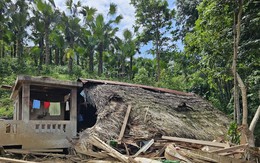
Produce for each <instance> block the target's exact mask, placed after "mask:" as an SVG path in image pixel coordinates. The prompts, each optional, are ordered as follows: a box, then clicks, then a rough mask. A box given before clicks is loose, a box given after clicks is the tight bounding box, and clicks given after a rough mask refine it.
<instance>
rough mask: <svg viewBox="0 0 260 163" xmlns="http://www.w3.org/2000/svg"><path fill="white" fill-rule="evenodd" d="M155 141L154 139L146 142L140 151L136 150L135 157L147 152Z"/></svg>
mask: <svg viewBox="0 0 260 163" xmlns="http://www.w3.org/2000/svg"><path fill="white" fill-rule="evenodd" d="M153 143H154V139H152V140H150V141H149V142H148V143H147V144H145V145H144V146H143V147H142V148H141V149H140V150H139V151H137V152H136V154H135V155H134V157H136V156H138V155H139V154H140V153H142V152H145V151H146V150H147V149H149V148H150V147H151V146H152V145H153Z"/></svg>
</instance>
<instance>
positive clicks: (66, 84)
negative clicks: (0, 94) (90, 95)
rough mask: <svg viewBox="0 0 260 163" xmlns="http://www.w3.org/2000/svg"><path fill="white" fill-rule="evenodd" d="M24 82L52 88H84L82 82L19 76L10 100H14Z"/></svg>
mask: <svg viewBox="0 0 260 163" xmlns="http://www.w3.org/2000/svg"><path fill="white" fill-rule="evenodd" d="M23 82H30V83H33V84H48V85H52V86H63V87H70V88H72V87H82V86H83V84H82V83H80V82H74V81H69V80H58V79H54V78H51V77H44V76H37V77H36V76H28V75H18V76H17V78H16V81H15V84H14V86H13V88H12V93H11V96H10V98H11V99H13V97H14V94H15V92H16V91H17V90H18V89H19V87H20V84H21V83H23Z"/></svg>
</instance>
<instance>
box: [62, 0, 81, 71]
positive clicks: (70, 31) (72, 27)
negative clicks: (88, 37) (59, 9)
mask: <svg viewBox="0 0 260 163" xmlns="http://www.w3.org/2000/svg"><path fill="white" fill-rule="evenodd" d="M66 5H67V8H68V9H69V10H70V12H71V14H72V15H71V16H66V15H65V14H64V13H63V16H62V17H63V23H64V25H65V29H64V34H65V40H66V41H67V42H68V48H67V58H68V59H69V63H68V69H69V73H71V72H72V65H73V57H74V52H75V49H74V48H75V47H74V45H75V44H76V42H77V41H79V36H80V34H81V26H80V25H79V22H80V19H79V18H78V17H76V16H77V14H78V8H79V7H80V6H81V4H80V1H78V3H77V4H74V3H73V1H72V0H67V1H66Z"/></svg>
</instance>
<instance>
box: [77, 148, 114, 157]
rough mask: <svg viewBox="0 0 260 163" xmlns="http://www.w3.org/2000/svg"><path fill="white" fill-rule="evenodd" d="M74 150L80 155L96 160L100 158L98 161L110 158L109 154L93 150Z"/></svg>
mask: <svg viewBox="0 0 260 163" xmlns="http://www.w3.org/2000/svg"><path fill="white" fill-rule="evenodd" d="M74 149H75V150H76V151H77V152H78V153H80V154H84V155H87V156H91V157H95V158H98V159H104V158H108V157H109V155H108V154H107V153H104V152H94V151H92V150H91V149H87V150H82V149H80V148H79V147H75V148H74Z"/></svg>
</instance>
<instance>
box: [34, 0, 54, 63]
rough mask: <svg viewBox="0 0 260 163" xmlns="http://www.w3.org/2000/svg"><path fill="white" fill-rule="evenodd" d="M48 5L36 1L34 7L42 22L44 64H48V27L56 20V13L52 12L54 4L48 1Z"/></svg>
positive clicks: (39, 0)
mask: <svg viewBox="0 0 260 163" xmlns="http://www.w3.org/2000/svg"><path fill="white" fill-rule="evenodd" d="M49 2H50V3H47V2H46V1H42V0H36V1H35V3H36V6H37V9H38V11H39V13H40V14H39V18H40V19H41V20H42V21H43V22H44V42H45V64H46V65H49V64H50V43H49V42H50V38H49V35H50V25H51V23H52V22H54V20H55V19H56V18H57V16H56V15H57V14H55V13H57V11H54V8H55V7H56V6H55V3H54V1H53V0H49Z"/></svg>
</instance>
